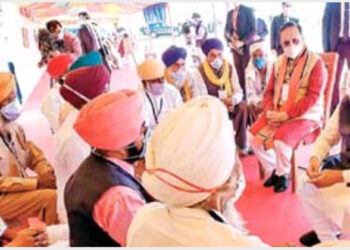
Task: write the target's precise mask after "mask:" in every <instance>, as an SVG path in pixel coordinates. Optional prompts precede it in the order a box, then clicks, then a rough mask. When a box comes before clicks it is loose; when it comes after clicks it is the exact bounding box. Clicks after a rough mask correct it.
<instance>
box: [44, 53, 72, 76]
mask: <svg viewBox="0 0 350 250" xmlns="http://www.w3.org/2000/svg"><path fill="white" fill-rule="evenodd" d="M73 62H74V57H73V56H72V55H71V54H60V55H58V56H56V57H54V58H52V59H51V60H50V61H49V63H48V64H47V72H48V73H49V74H50V76H51V77H52V78H54V79H57V78H59V77H60V76H62V75H64V74H65V73H66V72H67V71H68V67H69V65H71V64H72V63H73Z"/></svg>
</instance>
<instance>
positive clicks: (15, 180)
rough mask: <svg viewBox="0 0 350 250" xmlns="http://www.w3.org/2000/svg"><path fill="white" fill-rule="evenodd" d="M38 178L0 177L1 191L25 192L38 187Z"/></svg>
mask: <svg viewBox="0 0 350 250" xmlns="http://www.w3.org/2000/svg"><path fill="white" fill-rule="evenodd" d="M37 185H38V181H37V179H36V178H29V179H25V178H21V177H0V192H9V193H10V192H23V191H31V190H35V189H37Z"/></svg>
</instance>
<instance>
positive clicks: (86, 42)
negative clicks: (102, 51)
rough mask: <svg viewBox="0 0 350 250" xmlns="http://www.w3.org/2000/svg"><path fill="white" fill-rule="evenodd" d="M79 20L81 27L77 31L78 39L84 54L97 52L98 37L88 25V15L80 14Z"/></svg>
mask: <svg viewBox="0 0 350 250" xmlns="http://www.w3.org/2000/svg"><path fill="white" fill-rule="evenodd" d="M79 18H80V20H81V26H80V28H79V30H78V37H79V39H80V42H81V47H82V49H83V52H84V54H87V53H89V52H91V51H93V50H98V49H99V46H98V39H97V36H98V35H97V34H96V32H95V30H94V29H93V27H92V25H91V24H90V20H91V18H90V15H89V14H88V13H87V12H80V13H79Z"/></svg>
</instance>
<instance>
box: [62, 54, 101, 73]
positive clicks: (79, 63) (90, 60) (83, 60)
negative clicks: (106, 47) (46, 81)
mask: <svg viewBox="0 0 350 250" xmlns="http://www.w3.org/2000/svg"><path fill="white" fill-rule="evenodd" d="M100 64H102V57H101V54H100V52H98V51H97V50H94V51H91V52H89V53H87V54H86V55H82V56H80V57H79V58H78V59H77V60H76V61H75V62H73V64H72V65H71V66H70V67H69V70H74V69H77V68H81V67H88V66H96V65H100Z"/></svg>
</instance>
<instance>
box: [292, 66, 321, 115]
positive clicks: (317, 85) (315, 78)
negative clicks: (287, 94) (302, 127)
mask: <svg viewBox="0 0 350 250" xmlns="http://www.w3.org/2000/svg"><path fill="white" fill-rule="evenodd" d="M326 80H327V70H326V67H325V65H324V63H323V61H322V60H321V59H319V60H318V61H317V63H316V65H315V67H314V68H313V69H312V72H311V75H310V79H309V87H308V90H307V94H306V95H305V96H304V97H303V98H301V99H300V100H299V101H297V102H295V103H293V105H292V106H291V108H290V109H289V110H288V111H287V113H288V116H289V118H295V117H299V116H302V115H303V114H305V113H306V112H307V111H308V110H309V109H310V108H311V107H312V106H314V105H315V103H316V102H317V99H318V98H319V97H320V95H321V91H323V89H324V88H323V85H324V84H326Z"/></svg>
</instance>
